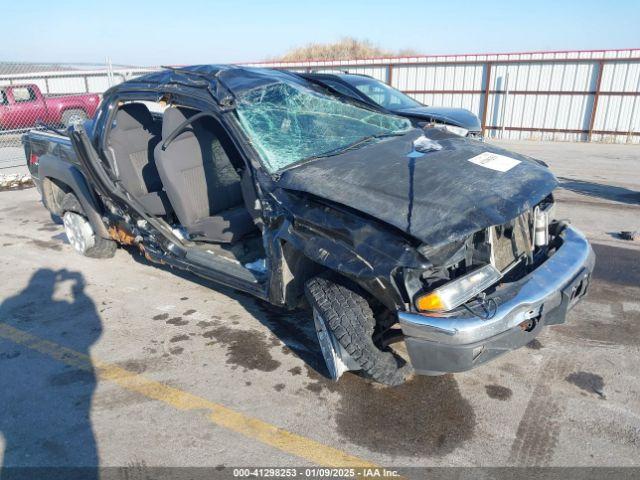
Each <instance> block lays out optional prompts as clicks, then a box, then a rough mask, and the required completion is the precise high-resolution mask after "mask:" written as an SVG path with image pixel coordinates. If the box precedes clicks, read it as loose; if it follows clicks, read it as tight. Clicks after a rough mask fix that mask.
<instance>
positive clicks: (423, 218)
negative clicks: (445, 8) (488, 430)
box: [24, 65, 594, 385]
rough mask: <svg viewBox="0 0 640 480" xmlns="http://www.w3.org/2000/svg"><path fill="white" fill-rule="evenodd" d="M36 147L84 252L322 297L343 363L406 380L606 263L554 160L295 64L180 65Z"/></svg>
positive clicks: (332, 367)
mask: <svg viewBox="0 0 640 480" xmlns="http://www.w3.org/2000/svg"><path fill="white" fill-rule="evenodd" d="M24 146H25V150H26V156H27V159H28V166H29V169H30V171H31V174H32V176H33V179H34V181H35V182H36V184H37V186H38V188H39V190H40V192H41V194H42V201H43V203H44V205H45V207H46V208H47V209H49V210H50V212H51V213H52V214H53V215H55V216H60V217H61V218H62V219H63V222H64V227H65V230H66V234H67V236H68V239H69V242H70V244H71V245H72V246H73V247H74V248H75V249H76V250H77V251H78V252H80V253H82V254H84V255H86V256H89V257H97V258H108V257H111V256H113V255H114V253H115V250H116V248H117V245H118V244H122V245H130V246H135V247H137V248H138V249H139V250H140V251H141V252H142V253H143V254H144V255H145V257H146V258H147V259H148V260H149V261H151V262H157V263H160V264H165V265H169V266H171V267H173V268H177V269H182V270H187V271H190V272H193V273H195V274H197V275H199V276H202V277H205V278H207V279H210V280H213V281H215V282H219V283H221V284H225V285H227V286H230V287H233V288H235V289H238V290H242V291H244V292H248V293H250V294H252V295H254V296H256V297H258V298H260V299H263V300H265V301H268V302H270V303H271V304H273V305H276V306H280V307H283V308H287V309H298V308H305V307H306V308H309V309H310V310H311V311H312V312H313V318H314V321H315V326H316V331H317V334H318V340H319V344H320V347H321V350H322V353H323V355H324V358H325V360H326V363H327V367H328V370H329V373H330V374H331V376H332V377H334V378H338V377H339V376H340V375H341V374H342V373H343V372H344V371H346V370H361V371H362V372H363V373H364V374H365V375H367V376H369V377H371V378H373V379H375V380H377V381H379V382H382V383H385V384H389V385H397V384H400V383H402V382H403V381H405V379H406V378H407V376H408V375H410V374H411V373H412V372H413V371H415V372H417V373H419V374H425V375H438V374H442V373H445V372H460V371H464V370H468V369H470V368H473V367H475V366H477V365H480V364H483V363H484V362H486V361H488V360H490V359H492V358H495V357H496V356H498V355H500V354H503V353H505V352H507V351H509V350H513V349H516V348H518V347H520V346H522V345H525V344H526V343H528V342H530V341H531V340H532V339H533V338H534V337H535V336H536V335H538V333H539V332H540V330H541V329H542V328H543V327H544V326H545V325H553V324H558V323H562V322H564V321H565V318H566V315H567V311H568V310H569V309H570V308H572V307H573V306H574V304H575V303H576V302H577V301H578V300H579V299H580V298H581V297H583V296H584V295H585V293H586V291H587V287H588V283H589V278H590V274H591V271H592V269H593V266H594V255H593V252H592V250H591V247H590V246H589V244H588V242H587V240H586V239H585V237H584V236H583V235H582V234H581V233H580V232H578V231H577V230H576V229H575V228H573V227H572V226H570V225H569V224H567V223H566V222H563V221H556V220H554V217H553V209H554V200H553V196H552V191H553V190H554V189H555V188H556V186H557V183H556V180H555V178H554V176H553V175H552V174H551V172H550V171H549V170H548V169H547V168H546V167H545V166H544V164H542V163H541V162H537V161H535V160H533V159H531V158H528V157H524V156H522V155H518V154H515V153H510V152H507V151H505V150H501V149H499V148H496V147H493V146H491V145H487V144H485V143H482V142H478V141H475V140H471V139H467V138H463V137H460V136H457V135H454V134H452V133H450V132H447V131H446V130H442V129H438V128H431V129H429V128H427V129H424V130H423V129H417V128H413V127H412V126H411V123H410V121H409V120H407V119H405V118H401V117H397V116H394V115H391V114H387V113H383V112H380V111H379V110H375V109H367V108H366V106H363V105H362V103H361V102H360V103H351V102H350V101H349V99H347V98H344V97H339V96H333V95H331V94H330V92H328V91H327V90H326V89H324V88H321V87H320V86H318V85H315V84H313V83H310V82H308V81H307V80H305V79H303V78H301V77H299V76H297V75H294V74H292V73H287V72H282V71H276V70H267V69H256V68H245V67H238V66H216V65H208V66H195V67H187V68H180V69H165V70H163V71H160V72H157V73H151V74H148V75H145V76H142V77H139V78H137V79H134V80H130V81H128V82H125V83H122V84H120V85H117V86H115V87H113V88H111V89H110V90H109V91H107V92H106V93H105V94H104V98H103V101H102V104H101V106H100V108H99V110H98V112H97V114H96V116H95V119H94V120H90V121H87V122H85V123H84V124H76V125H74V126H72V127H70V128H69V129H68V131H67V133H66V135H58V134H56V133H55V132H54V133H51V132H44V131H33V132H30V133H28V134H27V135H26V136H25V137H24ZM300 318H301V321H304V320H303V319H304V318H308V317H305V316H304V315H302V316H301V317H300Z"/></svg>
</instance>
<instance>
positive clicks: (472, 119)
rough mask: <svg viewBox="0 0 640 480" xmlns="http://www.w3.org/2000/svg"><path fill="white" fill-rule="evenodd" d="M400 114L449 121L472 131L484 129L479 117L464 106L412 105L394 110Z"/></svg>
mask: <svg viewBox="0 0 640 480" xmlns="http://www.w3.org/2000/svg"><path fill="white" fill-rule="evenodd" d="M394 112H396V113H398V114H400V115H409V116H411V117H416V118H424V119H425V120H427V119H433V120H436V121H439V122H443V123H448V124H450V125H455V126H457V127H462V128H466V129H467V130H469V131H471V132H478V131H480V130H482V126H481V125H480V120H479V119H478V117H477V116H476V115H475V114H474V113H472V112H470V111H469V110H466V109H464V108H448V107H412V108H403V109H398V110H394Z"/></svg>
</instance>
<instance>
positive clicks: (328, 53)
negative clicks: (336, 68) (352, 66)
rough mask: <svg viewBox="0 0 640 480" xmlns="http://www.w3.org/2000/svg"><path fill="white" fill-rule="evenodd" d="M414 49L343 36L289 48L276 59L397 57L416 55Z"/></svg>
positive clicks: (288, 60)
mask: <svg viewBox="0 0 640 480" xmlns="http://www.w3.org/2000/svg"><path fill="white" fill-rule="evenodd" d="M417 54H418V53H417V52H416V51H415V50H411V49H403V50H398V51H392V50H385V49H383V48H380V47H379V46H377V45H375V44H374V43H373V42H371V41H369V40H358V39H356V38H352V37H345V38H342V39H340V40H339V41H337V42H334V43H324V44H322V43H309V44H308V45H305V46H303V47H297V48H293V49H291V50H289V51H288V52H287V53H285V54H284V55H282V56H281V57H280V58H277V59H276V60H280V61H284V62H292V61H300V60H352V59H355V58H371V57H398V56H408V55H417Z"/></svg>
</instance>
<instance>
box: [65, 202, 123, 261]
mask: <svg viewBox="0 0 640 480" xmlns="http://www.w3.org/2000/svg"><path fill="white" fill-rule="evenodd" d="M62 208H63V209H64V210H65V212H64V215H63V216H62V222H63V224H64V231H65V233H66V235H67V239H68V240H69V243H70V244H71V246H72V247H73V248H74V250H75V251H76V252H78V253H80V254H82V255H84V256H85V257H91V258H111V257H113V255H114V254H115V252H116V249H117V248H118V245H117V244H116V242H114V241H113V240H107V239H104V238H101V237H99V236H98V235H96V234H95V232H94V231H93V227H92V226H91V223H89V220H88V219H87V217H86V216H85V215H84V210H83V209H82V205H81V204H80V202H79V201H78V199H77V198H76V196H75V195H74V194H73V193H67V194H66V195H65V196H64V199H63V200H62Z"/></svg>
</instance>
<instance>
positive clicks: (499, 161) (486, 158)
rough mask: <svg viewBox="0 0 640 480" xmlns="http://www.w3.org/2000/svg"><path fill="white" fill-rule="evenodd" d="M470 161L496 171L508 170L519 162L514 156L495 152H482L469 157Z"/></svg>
mask: <svg viewBox="0 0 640 480" xmlns="http://www.w3.org/2000/svg"><path fill="white" fill-rule="evenodd" d="M469 161H470V162H471V163H475V164H476V165H480V166H481V167H485V168H490V169H491V170H495V171H497V172H508V171H509V170H511V169H512V168H513V167H515V166H516V165H518V164H519V163H520V160H516V159H515V158H511V157H505V156H504V155H498V154H497V153H491V152H484V153H481V154H480V155H476V156H475V157H472V158H470V159H469Z"/></svg>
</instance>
